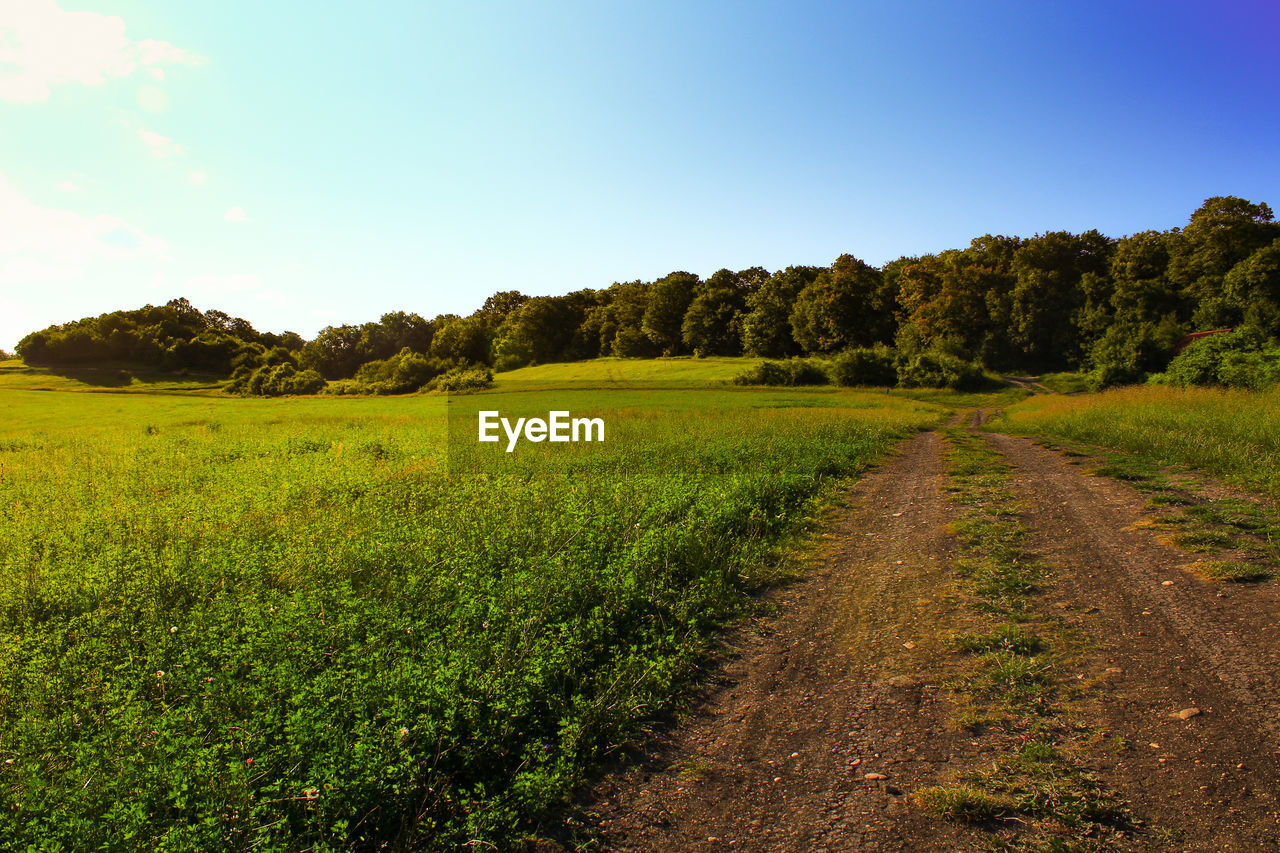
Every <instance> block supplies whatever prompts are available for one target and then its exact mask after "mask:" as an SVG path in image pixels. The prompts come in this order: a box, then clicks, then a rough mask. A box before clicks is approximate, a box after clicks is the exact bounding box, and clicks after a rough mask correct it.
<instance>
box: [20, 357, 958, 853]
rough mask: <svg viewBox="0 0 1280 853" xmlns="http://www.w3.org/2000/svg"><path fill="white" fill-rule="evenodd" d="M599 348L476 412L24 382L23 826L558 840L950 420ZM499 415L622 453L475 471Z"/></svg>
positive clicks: (179, 845) (76, 844) (46, 843)
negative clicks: (813, 557) (875, 490)
mask: <svg viewBox="0 0 1280 853" xmlns="http://www.w3.org/2000/svg"><path fill="white" fill-rule="evenodd" d="M600 364H601V365H602V366H598V367H597V368H595V371H596V372H595V374H594V375H592V374H591V372H590V370H591V368H589V367H584V366H575V367H574V368H573V370H574V371H577V372H579V373H581V372H582V371H584V370H586V371H587V372H586V373H583V374H582V375H577V376H573V377H569V376H559V375H554V374H555V370H557V369H558V370H561V372H563V368H555V369H552V368H548V369H546V370H544V371H543V373H542V374H538V373H537V372H536V369H535V371H534V372H532V373H523V372H517V373H522V375H514V374H505V375H503V376H501V377H500V381H499V384H498V387H497V388H496V389H494V390H493V391H489V392H485V393H482V394H479V395H474V396H472V397H466V398H463V397H452V398H450V397H442V396H410V397H398V398H352V397H338V398H317V397H312V398H289V399H278V400H264V399H240V398H227V397H221V396H216V395H212V394H210V393H208V392H207V390H205V391H202V392H200V393H150V392H153V391H155V390H157V388H156V387H155V386H143V385H141V384H140V383H137V382H134V383H130V385H129V391H130V392H131V393H63V392H61V391H35V390H27V389H29V388H31V387H34V386H33V385H32V383H36V382H39V381H43V380H38V379H33V378H32V375H31V374H26V373H13V374H11V375H3V376H0V402H2V403H3V405H4V408H5V411H6V417H5V418H4V420H3V422H2V423H0V506H3V508H4V520H5V521H4V524H3V526H2V527H0V760H2V761H3V763H2V764H0V792H2V793H0V799H2V801H3V808H0V838H2V839H4V841H3V842H0V844H3V846H5V847H7V848H8V849H27V848H28V846H31V848H32V849H41V850H88V849H93V850H172V851H178V850H250V849H252V850H302V849H307V850H316V851H319V850H349V849H369V850H373V849H405V848H413V849H424V850H431V849H452V848H454V847H456V846H458V845H459V844H464V843H468V842H470V843H474V844H476V845H478V846H481V847H485V846H491V845H498V846H509V845H512V844H515V843H517V842H518V841H519V840H520V839H523V838H529V837H533V836H536V835H537V834H539V833H540V832H542V831H544V829H545V828H546V826H547V824H546V822H547V821H548V820H552V819H554V818H555V816H556V815H557V814H559V813H560V812H559V811H558V810H560V809H562V808H563V807H564V804H565V802H566V800H567V798H568V797H569V796H570V794H571V793H572V791H573V789H574V787H575V786H576V785H577V784H579V783H580V782H581V780H582V779H583V778H584V774H587V773H589V772H590V770H591V768H592V767H595V766H598V764H599V762H600V761H601V760H602V759H603V758H607V757H608V756H610V755H611V754H613V753H615V752H616V751H617V750H618V749H619V748H620V747H621V746H622V745H624V744H626V743H627V742H629V741H631V740H633V739H635V738H637V737H640V736H643V732H644V730H645V727H646V726H648V725H650V724H651V723H652V721H653V720H654V719H656V718H657V717H658V716H659V715H660V714H662V713H663V712H664V711H668V710H670V709H671V708H672V707H673V704H674V703H676V702H678V700H679V696H680V695H681V690H682V689H683V688H684V687H686V686H688V685H689V684H690V682H691V680H692V679H694V678H695V677H696V673H697V664H698V662H699V661H700V660H701V659H702V657H703V655H704V654H705V652H706V649H707V648H708V643H709V642H710V641H711V639H712V638H713V637H714V636H715V633H716V631H717V630H718V629H719V628H720V627H721V626H723V625H724V624H725V623H726V622H727V621H729V620H731V619H733V618H734V617H735V616H736V615H739V614H741V613H743V612H746V611H748V610H750V609H751V608H752V607H753V601H754V599H753V594H754V593H755V592H757V591H758V590H759V589H760V588H761V587H762V586H763V585H767V584H770V583H773V582H775V581H777V579H778V578H779V577H781V576H782V575H783V574H785V571H786V565H785V555H786V549H787V548H788V543H793V542H794V541H795V537H796V536H797V535H799V534H800V533H801V532H802V531H803V529H804V527H805V526H806V524H807V523H808V522H809V521H810V520H811V517H812V514H813V512H814V509H815V505H816V504H815V502H816V501H818V500H819V499H821V498H822V497H823V496H824V495H829V494H831V493H832V490H833V489H834V488H835V487H836V486H837V485H838V484H839V483H841V482H842V481H844V479H845V478H848V477H850V476H853V475H856V474H857V473H858V472H859V471H860V470H862V469H863V468H864V467H865V466H866V465H868V464H869V463H871V462H872V461H874V460H875V459H876V458H878V457H879V456H881V455H883V454H884V453H886V452H887V451H888V450H889V449H890V448H891V447H892V446H893V445H894V444H895V443H896V442H897V441H899V440H900V439H901V438H903V437H905V436H907V435H909V434H911V433H912V432H913V431H916V430H919V429H922V428H927V427H931V426H934V425H936V424H938V423H939V422H940V421H941V420H942V419H943V418H944V417H945V415H946V413H947V407H946V406H945V404H943V403H938V402H932V401H917V400H913V399H910V398H908V397H905V396H902V395H889V394H885V393H883V392H855V391H848V390H841V389H834V388H814V389H765V388H737V387H729V386H725V385H723V384H720V380H721V379H722V378H724V377H720V375H719V373H724V372H725V371H727V370H728V367H727V366H725V365H720V364H717V363H703V364H702V365H701V367H700V366H699V363H698V362H692V361H688V362H686V363H685V364H684V365H681V366H680V367H679V369H677V370H673V371H669V372H667V373H665V374H662V373H661V372H659V373H658V374H655V375H646V376H636V375H628V373H627V371H628V370H629V369H630V368H629V367H628V366H627V365H626V364H623V365H621V366H619V365H618V364H616V363H615V364H610V363H609V361H604V362H601V363H600ZM740 366H741V362H740V361H737V362H735V363H734V365H733V369H734V372H736V370H737V369H740ZM643 370H644V371H652V368H650V367H648V366H646V367H644V368H643ZM717 371H719V373H717ZM568 380H576V382H575V381H568ZM50 381H52V380H50ZM59 381H63V382H65V383H69V384H64V385H63V386H62V387H63V389H64V390H72V389H73V388H78V387H79V386H77V385H76V384H75V380H74V378H72V379H65V378H60V379H59ZM6 383H8V384H6ZM24 383H25V384H24ZM557 385H561V386H563V387H559V388H557V387H555V386H557ZM80 390H84V389H80ZM139 392H140V393H139ZM480 405H483V406H484V407H486V408H489V407H492V408H495V409H501V410H528V411H541V412H546V411H547V410H549V409H569V410H572V411H574V412H575V414H576V413H578V412H584V413H586V412H589V413H591V414H592V415H593V416H602V417H604V418H605V419H606V422H607V424H608V430H609V432H608V440H607V441H606V442H605V443H604V444H599V445H590V446H588V445H581V446H580V445H573V446H570V445H557V446H554V447H552V446H550V445H535V446H531V447H529V449H528V451H527V452H525V453H522V454H515V455H513V457H511V458H506V457H503V458H501V459H497V460H495V459H492V458H490V459H488V460H486V459H479V460H471V461H470V462H469V463H468V465H466V466H459V465H456V464H454V465H451V464H450V454H449V452H448V449H449V447H450V441H449V438H450V423H451V419H450V417H449V416H447V414H446V413H447V412H448V411H449V409H450V407H451V406H459V407H462V408H461V409H458V410H457V411H464V410H465V411H469V410H470V409H466V407H471V408H475V407H477V406H480ZM454 420H456V421H458V422H459V423H462V422H465V421H466V418H465V417H464V418H461V419H458V416H457V415H456V414H455V415H454ZM458 436H459V433H457V431H456V428H455V430H454V436H453V438H454V442H455V443H456V442H457V441H458Z"/></svg>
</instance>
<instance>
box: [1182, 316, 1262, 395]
mask: <svg viewBox="0 0 1280 853" xmlns="http://www.w3.org/2000/svg"><path fill="white" fill-rule="evenodd" d="M1165 381H1166V382H1167V383H1168V384H1170V385H1175V386H1180V387H1186V386H1188V385H1223V386H1226V387H1229V388H1252V389H1257V390H1260V389H1263V388H1268V387H1270V386H1272V385H1274V384H1276V383H1277V382H1280V346H1277V344H1276V343H1275V342H1274V341H1267V340H1265V339H1264V338H1263V337H1262V336H1261V335H1260V334H1259V333H1257V332H1254V331H1249V330H1240V331H1235V332H1222V333H1220V334H1217V335H1210V336H1208V337H1205V338H1200V339H1199V340H1197V341H1192V342H1191V344H1190V345H1189V346H1188V347H1187V348H1186V349H1184V350H1183V351H1182V352H1181V353H1179V354H1178V355H1177V356H1176V357H1175V358H1174V359H1173V361H1171V362H1169V367H1168V369H1167V370H1166V371H1165Z"/></svg>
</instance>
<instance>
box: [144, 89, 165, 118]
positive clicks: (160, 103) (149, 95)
mask: <svg viewBox="0 0 1280 853" xmlns="http://www.w3.org/2000/svg"><path fill="white" fill-rule="evenodd" d="M138 106H139V107H142V109H143V111H144V112H148V113H152V114H155V113H162V112H164V111H165V110H166V109H168V107H169V96H168V95H166V94H165V93H164V89H161V88H160V87H159V86H152V85H151V84H150V83H148V84H147V85H145V86H140V87H138Z"/></svg>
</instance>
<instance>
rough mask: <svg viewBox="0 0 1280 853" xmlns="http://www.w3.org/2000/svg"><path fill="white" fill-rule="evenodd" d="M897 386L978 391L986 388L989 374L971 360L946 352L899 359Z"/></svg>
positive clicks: (923, 353) (926, 353)
mask: <svg viewBox="0 0 1280 853" xmlns="http://www.w3.org/2000/svg"><path fill="white" fill-rule="evenodd" d="M898 384H899V385H901V386H902V387H903V388H950V389H952V390H955V391H977V390H980V389H982V388H983V387H985V386H986V385H987V375H986V374H985V373H983V372H982V368H981V367H979V366H978V365H976V364H974V363H973V362H971V361H965V360H964V359H962V358H957V357H956V356H954V355H947V354H946V353H940V352H922V353H919V354H918V355H914V356H910V357H908V358H904V359H900V360H899V363H898Z"/></svg>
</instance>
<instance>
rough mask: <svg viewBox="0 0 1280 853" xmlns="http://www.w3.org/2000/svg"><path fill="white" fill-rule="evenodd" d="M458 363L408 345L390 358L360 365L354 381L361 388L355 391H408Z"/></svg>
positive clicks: (374, 392) (395, 392)
mask: <svg viewBox="0 0 1280 853" xmlns="http://www.w3.org/2000/svg"><path fill="white" fill-rule="evenodd" d="M456 366H457V362H455V361H452V360H445V359H439V358H429V357H427V356H425V355H422V354H421V353H416V352H414V351H413V350H411V349H409V348H408V347H405V348H404V349H402V350H400V352H398V353H396V354H395V355H393V356H391V357H390V358H384V359H380V360H378V361H370V362H367V363H365V364H362V365H360V368H359V369H358V370H357V371H356V378H355V382H356V385H357V387H358V388H360V389H361V390H359V391H355V392H354V393H363V394H409V393H412V392H414V391H417V390H418V389H419V388H421V387H422V386H424V385H426V384H427V383H428V382H430V381H431V380H432V379H435V378H436V377H437V376H440V375H441V374H443V373H447V372H448V371H449V370H450V369H452V368H454V367H456ZM346 393H353V392H351V391H347V392H346Z"/></svg>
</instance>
